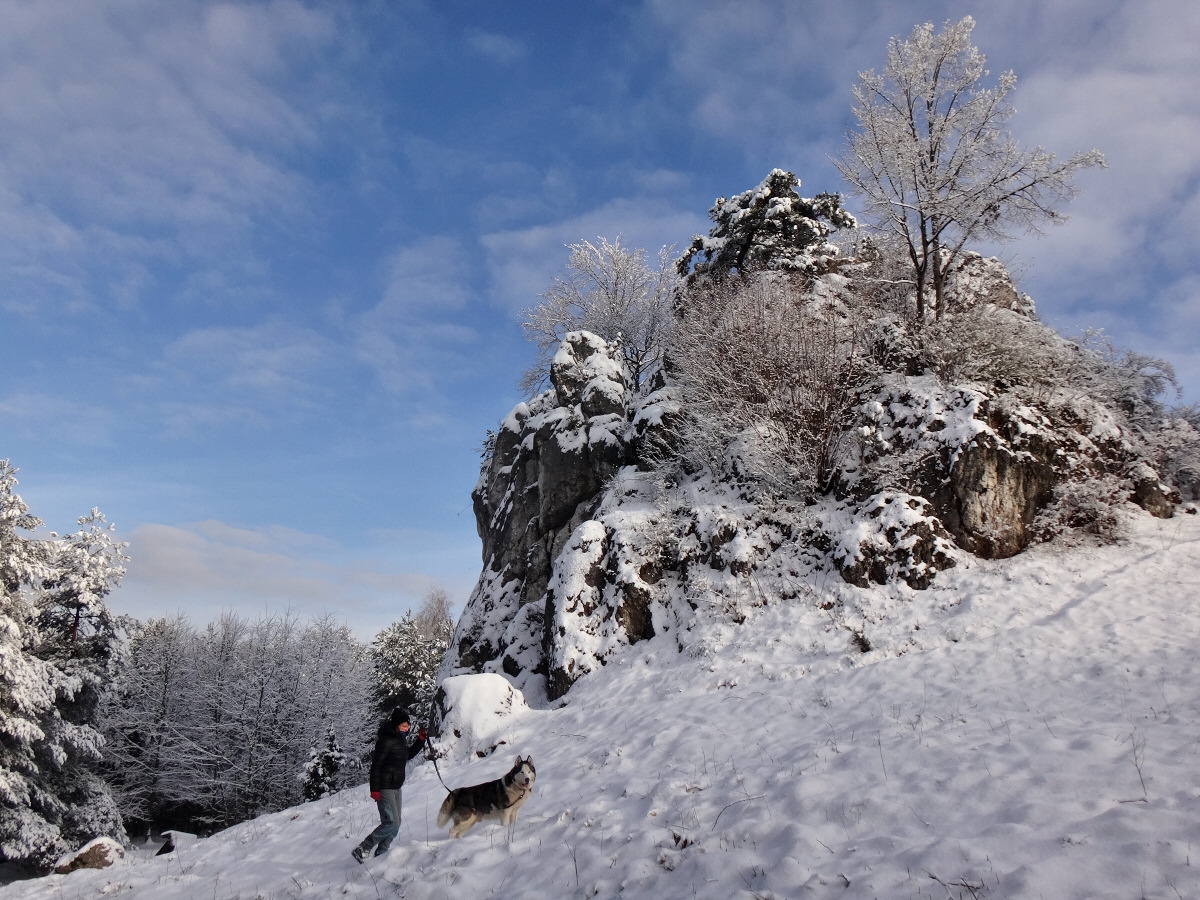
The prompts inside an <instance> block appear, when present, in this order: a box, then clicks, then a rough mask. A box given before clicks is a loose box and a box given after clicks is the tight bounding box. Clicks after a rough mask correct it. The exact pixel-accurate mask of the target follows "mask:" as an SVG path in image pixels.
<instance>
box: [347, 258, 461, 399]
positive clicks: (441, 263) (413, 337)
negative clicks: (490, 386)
mask: <svg viewBox="0 0 1200 900" xmlns="http://www.w3.org/2000/svg"><path fill="white" fill-rule="evenodd" d="M469 275H470V260H469V259H468V258H467V254H466V252H465V251H464V250H463V248H462V245H461V244H460V243H459V242H458V241H457V240H454V239H451V238H447V237H437V236H435V237H430V238H426V239H423V240H420V241H417V242H416V243H413V244H407V245H404V246H401V247H399V248H397V249H396V250H395V251H394V252H393V253H392V255H391V257H390V259H389V260H388V261H387V263H386V275H385V277H386V281H385V284H384V287H383V296H382V297H381V299H380V301H379V302H378V303H377V304H376V305H375V306H374V307H372V308H371V309H369V310H367V311H366V312H364V313H362V314H360V315H358V316H355V317H353V319H352V320H351V322H350V323H349V327H350V328H351V330H352V333H353V334H352V340H353V341H354V348H355V353H356V354H357V357H358V359H359V361H360V362H362V363H364V364H366V365H367V366H369V367H370V368H371V369H372V370H374V372H375V374H376V376H377V378H378V379H379V381H380V383H381V384H382V385H383V386H384V387H385V388H386V389H387V390H389V391H390V392H392V393H394V394H406V395H410V396H411V395H413V394H414V393H416V394H419V395H424V396H427V397H428V396H430V395H436V394H438V393H439V392H440V390H441V389H442V388H444V387H445V386H446V385H445V383H444V382H446V381H447V380H453V379H454V377H455V376H456V375H461V373H462V372H463V371H464V369H466V368H469V362H468V354H470V353H471V351H472V348H473V347H474V346H475V345H476V344H477V342H478V340H479V333H478V331H477V330H476V328H475V327H473V326H472V325H470V324H467V321H468V319H467V318H466V315H465V312H464V311H465V310H466V307H467V306H468V304H469V302H470V301H471V300H472V299H473V296H474V295H473V292H472V291H471V289H470V287H469V286H468V279H469Z"/></svg>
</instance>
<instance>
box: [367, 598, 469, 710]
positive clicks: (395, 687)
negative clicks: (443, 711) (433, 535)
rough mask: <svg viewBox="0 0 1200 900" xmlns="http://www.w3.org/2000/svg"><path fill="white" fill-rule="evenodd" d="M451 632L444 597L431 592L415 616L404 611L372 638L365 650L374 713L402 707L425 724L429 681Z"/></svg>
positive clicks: (429, 704)
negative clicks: (369, 654)
mask: <svg viewBox="0 0 1200 900" xmlns="http://www.w3.org/2000/svg"><path fill="white" fill-rule="evenodd" d="M453 633H454V623H453V621H452V620H451V618H450V601H449V597H448V595H447V594H446V592H445V591H444V590H443V589H441V588H434V589H432V590H431V591H430V592H429V594H428V595H427V596H426V598H425V601H424V603H423V604H422V606H421V609H420V610H419V611H418V613H417V615H415V616H414V615H413V614H412V613H411V612H410V613H408V614H406V615H405V616H404V618H403V619H401V620H400V621H399V622H393V623H392V624H391V625H389V626H388V627H387V628H385V629H383V631H381V632H379V634H377V635H376V636H375V640H374V641H373V642H372V643H371V650H372V654H373V660H374V678H375V700H376V706H377V708H378V710H379V711H380V712H383V713H386V712H387V711H389V710H391V709H392V708H393V707H396V706H404V707H406V708H407V709H408V711H409V714H410V715H411V716H412V718H413V720H414V721H417V722H428V721H429V716H430V713H431V711H432V706H433V695H434V692H435V691H436V689H437V684H436V683H435V678H436V677H437V671H438V667H439V666H440V665H441V663H442V658H443V657H444V656H445V655H446V651H447V650H448V649H449V648H450V637H451V635H452V634H453Z"/></svg>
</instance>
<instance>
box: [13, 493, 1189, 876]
mask: <svg viewBox="0 0 1200 900" xmlns="http://www.w3.org/2000/svg"><path fill="white" fill-rule="evenodd" d="M1122 516H1123V519H1124V522H1123V525H1124V528H1125V529H1126V533H1127V537H1126V538H1125V539H1124V540H1123V541H1122V542H1121V543H1118V544H1116V545H1102V546H1101V545H1096V544H1092V543H1089V542H1088V540H1089V539H1081V543H1079V544H1078V545H1077V546H1075V547H1073V548H1069V547H1067V548H1064V547H1063V546H1061V545H1056V544H1053V543H1051V544H1040V545H1036V546H1034V547H1032V548H1030V549H1029V550H1027V551H1026V552H1025V553H1023V554H1021V555H1019V556H1017V557H1014V558H1012V559H1008V560H978V559H967V560H966V561H965V562H964V564H963V565H960V566H957V567H955V568H954V569H950V570H947V571H943V572H942V573H940V574H939V576H938V578H937V579H936V580H935V581H934V583H933V584H932V585H931V586H930V587H929V588H928V589H926V590H923V591H917V590H913V589H911V588H909V587H907V586H906V585H904V584H893V585H887V586H881V585H871V586H869V587H867V588H858V587H854V586H851V585H848V584H845V583H844V582H842V581H841V579H840V578H839V577H838V576H837V575H836V574H834V575H832V576H831V577H828V578H826V579H824V580H820V579H818V580H813V581H805V582H803V583H798V584H797V585H796V590H797V594H795V595H794V596H790V597H784V596H780V595H778V594H774V593H766V594H761V595H759V594H750V593H748V594H747V595H746V596H745V597H744V598H743V602H742V603H741V604H740V605H739V606H738V608H737V609H730V610H728V611H726V610H724V609H721V608H710V609H709V610H708V612H709V615H707V616H705V617H704V618H702V619H699V618H698V619H697V621H696V623H695V625H694V627H693V631H692V639H693V645H692V647H691V648H690V649H689V650H685V651H681V650H679V649H678V645H677V644H676V642H675V641H674V640H673V639H672V638H671V637H670V636H659V637H655V638H653V639H650V640H647V641H643V642H641V643H639V644H637V645H636V646H634V647H632V648H629V649H627V650H626V651H625V652H624V653H621V654H618V655H616V656H614V657H613V658H611V659H610V660H609V661H608V664H607V665H605V666H603V667H601V668H599V669H597V670H596V671H594V672H593V673H591V674H590V675H588V676H587V677H586V678H584V679H582V680H580V681H579V682H577V683H576V685H575V686H574V687H573V688H572V689H571V691H570V692H569V694H568V695H567V697H566V698H564V699H565V702H564V703H561V704H558V705H556V706H555V707H554V708H550V709H536V708H527V707H526V706H524V705H523V704H522V703H520V702H519V699H518V698H513V700H512V701H511V702H510V703H509V709H510V710H511V712H510V713H509V714H508V715H506V716H500V715H497V714H495V713H494V712H491V711H490V710H487V709H484V708H483V707H484V706H486V704H481V705H480V707H479V711H478V714H477V715H476V717H475V721H476V722H478V723H480V724H481V726H482V727H481V729H480V731H479V732H478V733H476V734H474V735H472V737H471V739H470V740H469V741H462V742H458V743H454V742H447V743H446V746H445V748H444V749H446V750H447V755H446V756H445V757H443V758H442V759H441V760H439V766H440V768H441V772H442V775H443V776H444V777H445V778H446V780H447V781H448V782H449V783H450V784H452V785H457V784H465V783H475V782H478V781H482V780H486V779H488V778H493V777H497V776H499V775H500V774H502V773H503V772H504V771H506V770H507V769H508V767H509V766H510V765H511V764H512V758H513V757H515V756H516V755H517V754H518V753H520V754H529V755H531V756H532V757H533V759H534V761H535V764H536V765H537V770H538V780H537V783H536V785H535V787H534V792H533V796H532V797H531V798H530V800H529V801H528V803H526V805H525V806H524V808H523V809H522V811H521V817H520V819H519V820H518V821H517V823H516V824H515V826H514V827H513V828H512V829H511V830H507V829H503V828H501V827H500V826H498V825H495V824H492V823H487V824H486V825H484V826H480V827H477V828H475V829H473V830H472V832H471V833H470V834H468V835H467V836H466V837H464V838H463V839H462V840H459V841H453V840H450V839H449V838H448V837H447V836H446V834H445V833H444V831H439V830H438V829H437V828H435V827H434V819H435V817H436V814H437V808H438V806H439V805H440V803H441V801H442V798H443V796H444V790H443V789H442V787H441V785H440V784H439V782H438V779H437V777H436V775H435V773H434V771H433V767H432V765H431V764H430V763H428V762H426V761H423V760H420V759H418V760H417V761H414V763H413V764H412V768H411V769H410V772H409V776H408V780H407V782H406V784H405V788H404V824H403V826H402V828H401V831H400V836H399V838H398V839H397V841H396V844H395V845H394V848H393V850H392V852H391V854H390V855H389V856H388V857H386V858H385V859H382V860H378V861H370V862H368V863H367V865H366V866H365V867H361V866H359V865H357V864H356V863H355V862H354V861H353V860H351V859H350V856H349V851H350V848H351V847H353V846H354V843H355V842H356V841H357V840H358V839H359V838H361V835H362V833H365V831H367V830H369V828H370V827H371V825H372V823H373V821H374V816H375V812H374V804H372V803H371V801H370V800H369V798H368V797H367V795H366V786H365V785H361V786H358V787H355V788H352V789H348V790H344V791H342V792H340V793H337V794H335V795H333V796H332V797H329V798H326V799H324V800H320V801H317V802H314V803H307V804H304V805H302V806H299V807H297V808H294V809H289V810H283V811H281V812H278V813H274V814H272V815H267V816H263V817H260V818H258V819H255V820H254V821H252V822H246V823H243V824H242V825H238V826H235V827H234V828H230V829H228V830H226V831H224V832H221V833H219V834H217V835H214V836H213V837H210V838H205V839H201V840H199V841H196V842H194V843H192V844H190V845H187V846H183V847H181V849H179V850H177V851H176V853H175V854H173V855H170V856H162V857H153V856H151V855H149V853H150V852H152V851H153V849H154V847H153V846H151V847H149V848H147V849H146V850H145V851H142V852H140V853H139V852H135V853H134V854H133V855H132V856H131V857H130V858H129V860H128V861H127V862H126V863H125V864H123V865H121V866H119V867H116V868H112V869H107V870H103V871H80V872H75V873H73V874H71V875H66V876H57V875H56V876H50V877H48V878H44V879H39V880H36V881H29V882H24V883H16V884H12V885H9V886H8V887H7V888H5V897H6V900H9V898H11V900H43V898H44V900H59V898H60V897H70V898H78V900H87V898H97V900H99V898H102V897H108V896H114V895H116V896H122V897H128V898H131V900H139V898H147V900H149V898H154V900H191V898H196V897H214V898H217V900H232V898H235V897H240V898H250V897H255V896H258V897H274V898H282V897H295V898H328V897H330V896H333V897H360V898H368V897H370V898H374V897H378V896H383V897H397V898H400V897H403V898H406V900H426V898H429V900H434V898H437V900H443V898H445V900H450V898H458V897H468V896H469V897H487V896H523V897H572V898H575V897H577V898H588V897H621V896H624V897H637V898H651V897H654V898H664V900H676V898H678V900H690V898H693V897H699V898H720V900H725V898H742V897H744V898H747V900H751V898H755V897H759V898H774V900H783V898H789V900H790V898H804V897H814V898H873V897H888V898H938V900H940V898H958V897H962V898H971V897H979V898H989V897H990V898H1001V897H1003V898H1040V897H1047V898H1048V897H1054V898H1058V900H1084V898H1087V900H1095V898H1128V897H1142V896H1145V897H1163V898H1169V897H1178V896H1182V897H1188V896H1194V895H1196V894H1197V893H1198V892H1200V867H1197V866H1196V864H1195V863H1194V862H1193V861H1192V857H1193V856H1194V855H1195V852H1196V847H1197V846H1198V845H1200V817H1198V816H1197V815H1196V810H1197V808H1198V804H1200V774H1198V773H1200V767H1197V765H1196V761H1197V747H1200V686H1198V685H1197V683H1196V679H1195V677H1194V672H1195V666H1196V658H1197V645H1196V637H1195V636H1196V635H1197V634H1200V574H1198V573H1200V516H1197V515H1190V514H1186V513H1184V512H1182V511H1181V513H1180V514H1179V515H1177V516H1176V517H1175V518H1174V519H1170V520H1162V519H1156V518H1152V517H1150V516H1146V515H1144V514H1140V513H1136V514H1133V515H1128V514H1125V513H1122ZM826 592H830V595H831V596H836V597H840V598H842V599H843V610H844V612H842V613H839V614H838V615H831V612H832V611H827V610H824V609H822V608H821V604H820V603H810V602H806V599H805V598H807V597H811V596H824V595H825V594H826ZM864 628H865V629H866V635H867V636H868V637H869V639H870V642H871V644H872V645H873V649H871V650H869V651H867V652H864V651H863V648H862V646H861V644H860V642H858V641H857V640H856V637H855V634H854V631H855V630H858V629H864ZM468 677H474V676H468ZM486 677H487V678H491V679H496V680H499V678H500V676H486ZM480 693H481V696H483V695H486V697H493V696H494V695H493V693H492V692H491V691H490V688H489V686H488V685H484V686H482V689H481V692H480ZM485 699H486V698H485ZM493 705H495V704H494V703H493ZM500 742H503V743H500ZM477 752H478V753H484V754H486V755H484V756H482V757H481V756H477V755H476V753H477Z"/></svg>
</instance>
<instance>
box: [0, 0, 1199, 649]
mask: <svg viewBox="0 0 1200 900" xmlns="http://www.w3.org/2000/svg"><path fill="white" fill-rule="evenodd" d="M967 14H970V15H973V16H974V17H975V18H976V20H977V23H978V24H977V27H976V30H975V43H976V44H977V45H978V46H979V47H980V48H981V50H982V51H983V52H984V53H985V54H986V55H987V57H988V60H989V65H990V67H991V69H992V70H993V72H999V71H1001V70H1003V69H1008V68H1012V69H1014V70H1015V71H1016V73H1017V76H1018V79H1019V80H1018V87H1017V90H1016V93H1015V95H1014V98H1015V105H1016V107H1017V110H1018V112H1017V115H1016V117H1015V118H1014V120H1013V132H1014V134H1015V135H1016V136H1017V137H1018V138H1019V139H1020V140H1021V141H1022V142H1024V143H1026V144H1029V145H1032V144H1043V145H1045V146H1046V147H1048V148H1049V149H1051V150H1053V151H1055V152H1056V153H1059V154H1060V155H1068V154H1070V153H1071V152H1073V151H1075V150H1083V149H1088V148H1090V147H1093V146H1095V147H1098V148H1099V149H1101V150H1103V151H1104V152H1105V153H1106V155H1107V157H1108V161H1109V166H1110V167H1109V169H1108V170H1106V171H1103V172H1100V171H1089V172H1087V173H1085V174H1084V176H1083V177H1082V178H1081V179H1080V185H1081V186H1082V187H1083V188H1084V189H1085V191H1086V193H1085V194H1084V195H1083V196H1082V197H1080V198H1079V199H1078V200H1077V201H1075V203H1074V204H1072V208H1071V209H1070V212H1071V214H1072V216H1073V218H1072V220H1071V221H1070V222H1069V223H1068V224H1067V225H1066V226H1064V227H1062V228H1057V229H1054V230H1053V231H1052V232H1051V233H1050V234H1049V235H1047V236H1045V237H1042V238H1028V239H1023V240H1020V241H1017V242H1015V243H1013V244H1011V245H1008V246H1007V247H1005V248H1004V254H1005V256H1006V258H1008V259H1009V260H1010V262H1011V263H1012V265H1013V266H1014V268H1015V269H1016V271H1017V272H1018V274H1019V275H1020V278H1021V286H1022V287H1023V289H1025V290H1027V291H1029V292H1030V293H1031V294H1032V295H1033V296H1034V298H1035V300H1036V301H1037V303H1038V307H1039V311H1040V312H1041V314H1042V316H1043V318H1045V319H1046V320H1048V321H1049V322H1051V323H1052V324H1054V325H1055V326H1056V327H1059V328H1060V329H1061V330H1063V331H1065V332H1078V331H1081V330H1082V329H1083V328H1085V327H1103V328H1104V329H1106V331H1107V332H1108V333H1109V334H1110V335H1111V336H1112V337H1113V338H1114V339H1115V340H1116V341H1117V342H1118V343H1119V344H1121V345H1124V346H1130V347H1134V348H1136V349H1138V350H1141V351H1144V352H1149V353H1152V354H1155V355H1160V356H1163V357H1166V358H1167V359H1168V360H1170V361H1171V362H1172V363H1173V364H1174V365H1175V366H1176V368H1177V370H1178V372H1179V375H1180V379H1181V382H1182V383H1183V385H1184V389H1185V394H1184V397H1183V398H1182V399H1183V400H1184V401H1188V402H1197V401H1200V237H1198V235H1200V54H1198V53H1197V52H1196V48H1197V47H1200V5H1197V4H1195V3H1193V2H1191V0H1173V2H1172V0H1126V2H1120V0H1086V2H1084V0H1080V2H1075V0H1062V2H1037V0H998V2H992V3H989V4H987V5H986V6H984V7H982V8H981V7H979V6H976V5H974V4H968V3H958V2H909V3H903V4H901V3H894V2H867V0H845V2H839V3H832V2H821V3H818V2H799V0H795V2H784V0H779V2H754V0H737V2H719V0H714V2H705V3H685V2H673V0H646V2H643V3H635V2H629V3H617V2H593V3H561V2H528V3H513V2H510V3H503V4H482V3H462V2H447V0H442V2H438V3H432V2H430V3H425V2H417V0H411V2H410V0H387V2H384V0H378V2H369V0H354V2H346V3H337V2H328V3H304V2H297V0H285V2H264V3H220V4H218V3H196V2H188V0H175V2H171V3H154V2H140V0H126V2H103V0H100V2H94V3H81V2H78V0H72V2H59V0H36V2H0V334H2V335H3V343H2V346H3V351H2V352H0V457H9V458H10V459H11V460H12V462H13V463H14V464H15V465H16V466H17V467H18V468H19V470H20V471H19V473H18V479H19V480H20V483H21V484H20V488H19V491H20V493H21V494H22V496H23V497H24V498H25V500H26V502H28V503H29V504H30V506H31V508H32V511H33V512H34V513H35V514H37V515H40V516H41V517H42V518H43V519H45V520H46V522H47V525H48V527H50V528H53V529H56V530H59V531H63V530H69V529H70V528H72V527H73V524H74V519H75V517H76V516H78V515H81V514H83V513H85V512H86V511H87V510H88V509H90V508H91V507H93V506H98V507H100V508H101V509H102V510H103V511H104V512H105V513H106V514H107V515H108V517H109V519H110V520H112V521H114V522H115V523H116V524H117V527H118V532H119V534H120V536H121V537H122V538H123V539H125V540H128V541H129V542H130V544H131V546H130V549H129V553H130V556H131V557H132V559H131V561H130V563H129V571H128V575H127V577H126V581H125V584H124V585H123V586H122V588H121V589H120V590H119V591H118V592H117V593H116V594H114V595H113V597H112V605H113V606H114V608H116V609H117V610H118V611H121V612H129V613H131V614H134V615H137V616H139V617H142V618H145V617H148V616H151V615H164V614H170V613H173V612H176V611H183V612H186V613H188V614H189V615H190V616H191V617H192V619H193V620H194V621H197V622H204V621H208V620H209V619H210V618H212V617H213V616H214V615H216V614H217V612H219V611H220V610H221V609H223V608H233V609H238V610H240V611H242V612H244V613H247V614H251V615H254V614H257V613H259V612H262V611H264V610H280V609H283V608H285V607H289V606H290V607H291V608H292V609H293V610H295V611H297V612H298V613H300V614H301V615H303V616H307V615H310V614H319V613H321V612H324V611H332V612H334V613H336V614H337V615H339V616H341V617H342V618H344V619H345V620H346V621H348V622H349V623H350V624H351V625H352V626H353V627H354V628H355V630H356V631H357V632H358V633H359V634H360V635H362V636H364V637H369V636H370V635H372V634H373V633H374V632H375V631H377V630H378V629H380V628H382V627H383V626H384V625H386V624H387V623H388V622H390V621H393V620H395V619H397V618H399V617H400V616H401V615H403V613H404V611H405V610H406V609H408V607H409V605H410V604H411V603H414V602H419V600H420V598H421V597H422V596H423V595H424V593H425V592H426V591H427V590H428V589H429V587H430V586H431V585H433V584H440V585H442V586H444V587H446V588H447V589H448V590H449V591H450V593H451V596H452V598H453V599H454V601H455V602H456V604H459V605H461V603H462V601H463V600H465V598H466V596H467V594H468V592H469V590H470V587H471V585H472V584H473V582H474V580H475V577H476V576H477V575H478V570H479V565H480V560H479V543H478V539H477V538H476V535H475V524H474V519H473V516H472V513H471V508H470V496H469V495H470V490H471V488H472V486H473V485H474V483H475V480H476V477H477V474H478V447H479V444H480V442H481V440H482V438H483V436H484V434H485V431H486V429H488V428H489V427H494V426H495V424H496V422H498V421H499V420H500V419H501V418H502V417H503V416H504V415H505V414H506V412H507V411H508V409H509V408H510V407H511V406H512V405H513V404H514V403H515V402H516V401H517V400H519V399H520V395H519V392H518V390H517V387H516V385H517V380H518V378H519V376H520V373H521V370H522V369H523V368H524V367H525V366H526V365H527V364H528V362H529V361H530V360H531V358H532V355H533V354H532V349H531V347H529V346H528V345H526V343H525V342H524V340H523V338H522V335H521V330H520V310H521V309H522V308H524V307H527V306H529V305H531V304H532V303H533V302H535V301H536V298H537V294H538V292H539V291H541V290H543V289H544V288H545V287H546V286H547V285H548V283H549V282H550V280H551V279H552V278H553V276H554V275H555V274H556V273H558V272H559V271H561V269H562V266H563V263H564V262H565V260H566V250H565V245H566V244H568V243H570V242H574V241H578V240H580V239H594V238H596V237H597V236H601V235H603V236H606V237H610V238H611V237H615V236H616V235H617V234H621V235H623V236H624V238H625V242H626V243H629V244H633V245H635V246H644V247H647V248H649V249H651V250H656V249H657V248H658V247H660V246H662V245H671V244H675V245H678V246H681V247H682V246H683V245H685V244H686V243H687V241H688V240H689V239H690V237H691V235H692V234H693V232H695V231H700V230H705V229H706V219H705V212H706V210H707V209H708V207H709V206H710V205H711V204H712V202H713V199H714V198H715V197H717V196H718V195H728V194H730V193H734V192H737V191H741V190H744V189H746V188H748V187H751V186H753V185H754V184H756V183H758V181H760V180H761V179H762V178H763V176H764V175H765V174H766V173H767V172H768V171H769V170H770V169H771V168H773V167H775V166H780V167H783V168H788V169H791V170H792V171H794V172H796V173H797V174H798V175H799V176H800V178H801V179H802V182H803V187H802V193H806V194H808V195H811V194H813V193H817V192H819V191H822V190H841V189H842V185H841V184H840V182H839V180H838V177H837V175H836V172H835V170H834V168H833V167H832V165H831V164H830V163H829V160H828V156H829V154H832V153H836V152H837V151H838V150H839V149H840V148H841V146H842V141H843V136H844V134H845V132H846V130H847V129H848V128H850V127H851V126H852V118H851V115H850V102H851V96H850V88H851V86H852V84H853V83H854V80H855V78H856V75H857V73H858V72H859V71H861V70H865V69H869V68H879V67H880V66H881V65H882V63H883V59H884V49H885V46H886V42H887V39H888V38H889V37H890V36H892V35H895V34H907V33H908V31H909V30H910V29H911V27H912V26H913V25H914V24H916V23H918V22H924V21H933V22H936V23H940V22H942V21H944V20H946V19H948V18H951V19H958V18H960V17H961V16H963V15H967ZM851 208H853V203H851Z"/></svg>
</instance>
